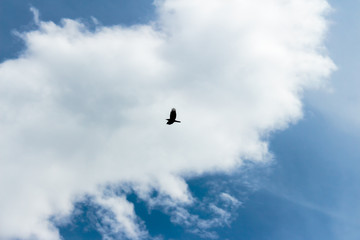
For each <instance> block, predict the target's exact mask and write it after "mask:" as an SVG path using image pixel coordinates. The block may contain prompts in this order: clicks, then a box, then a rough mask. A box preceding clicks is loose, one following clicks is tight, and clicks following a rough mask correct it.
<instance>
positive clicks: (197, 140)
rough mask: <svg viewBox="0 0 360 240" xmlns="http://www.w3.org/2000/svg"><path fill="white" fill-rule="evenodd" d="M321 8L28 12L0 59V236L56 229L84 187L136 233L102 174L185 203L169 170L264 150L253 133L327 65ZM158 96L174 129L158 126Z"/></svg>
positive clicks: (237, 159) (292, 116) (235, 162)
mask: <svg viewBox="0 0 360 240" xmlns="http://www.w3.org/2000/svg"><path fill="white" fill-rule="evenodd" d="M328 9H329V6H328V4H327V2H326V1H324V0H311V1H310V0H309V1H304V0H294V1H285V2H284V1H280V0H279V1H277V0H274V1H267V0H256V1H227V2H224V1H218V0H210V1H209V0H206V1H176V0H168V1H159V2H157V11H158V19H157V21H155V22H154V23H151V24H149V25H138V26H132V27H129V28H125V27H120V26H114V27H102V26H97V27H96V30H95V31H90V30H88V29H87V28H86V26H85V25H84V24H82V23H81V22H79V21H74V20H70V19H64V20H63V21H62V24H61V25H56V24H55V23H53V22H43V21H40V20H39V19H38V17H37V16H38V14H37V11H36V10H33V12H34V13H35V21H37V22H38V25H39V27H38V29H37V30H34V31H31V32H26V33H23V35H22V36H23V39H24V41H25V43H26V49H25V50H24V54H23V55H22V56H20V57H19V58H17V59H14V60H9V61H5V62H4V63H2V64H1V65H0V132H1V134H0V148H1V151H0V164H1V168H0V192H2V193H6V194H3V195H2V196H1V198H0V199H1V200H0V212H1V213H2V214H1V215H0V238H4V239H7V238H13V237H19V238H26V237H29V236H34V237H36V238H37V239H47V240H49V239H59V234H58V231H57V229H56V228H54V227H53V226H52V225H51V224H50V223H49V221H48V218H49V216H50V215H61V216H66V215H67V214H69V213H70V212H71V210H72V208H73V202H74V201H76V199H78V198H79V197H81V196H82V195H83V194H84V193H87V194H90V195H93V196H95V198H96V199H98V203H99V204H100V205H102V206H103V207H105V208H107V209H108V210H111V212H112V213H113V214H114V215H113V218H111V219H108V220H106V218H105V217H104V221H108V222H109V223H110V225H111V228H112V229H117V230H118V231H119V232H123V234H125V235H126V236H128V237H130V238H137V237H138V236H140V235H141V234H142V231H143V230H142V229H141V227H139V225H138V222H136V221H137V220H136V219H137V218H136V216H135V214H134V212H133V211H132V210H131V209H132V206H131V204H130V203H128V202H127V201H126V199H125V198H122V197H119V196H116V195H114V196H109V197H107V198H102V197H101V196H102V190H103V188H101V186H102V185H106V184H110V183H122V182H130V183H131V186H132V188H133V189H135V190H136V193H137V194H139V196H142V197H143V198H144V199H148V200H149V202H150V201H151V198H150V197H149V196H150V194H149V193H150V192H151V191H152V190H154V189H156V191H158V192H159V194H160V195H161V196H163V197H164V198H162V199H163V200H166V201H167V202H166V204H168V205H174V206H179V204H185V205H186V204H191V203H193V202H194V201H196V200H194V199H193V198H192V196H191V194H190V193H189V191H188V186H187V184H186V182H185V181H184V179H183V176H189V175H190V176H193V175H197V174H202V173H204V172H213V171H229V170H231V169H233V168H234V167H238V166H241V165H242V163H243V160H244V159H250V160H252V161H266V160H267V159H269V158H270V154H269V152H268V148H267V142H266V140H265V139H264V138H263V137H264V136H266V135H267V134H269V133H271V132H272V131H275V130H278V129H283V128H286V127H287V126H288V124H290V123H292V122H295V121H296V120H298V119H299V118H301V116H302V111H301V93H302V91H303V90H304V89H305V88H311V87H316V86H319V85H321V82H322V81H323V80H324V78H326V77H327V76H328V75H329V74H330V73H331V71H332V70H333V69H334V64H333V63H332V61H331V60H330V59H329V58H328V57H327V56H326V54H325V53H324V51H323V50H324V46H323V39H324V34H325V33H326V29H327V23H326V20H325V18H324V14H325V13H326V11H327V10H328ZM172 107H176V108H177V110H178V116H179V118H180V119H181V120H182V123H181V124H179V125H177V126H167V125H166V124H165V118H167V116H168V114H169V110H170V109H171V108H172ZM99 196H100V197H99ZM222 198H224V199H227V200H228V201H229V202H231V203H232V204H234V203H235V202H236V201H235V200H234V199H232V198H231V196H229V195H226V194H225V195H222ZM212 206H213V208H212V210H213V211H214V213H215V214H218V215H219V216H220V218H223V219H224V218H225V219H226V218H227V212H226V211H225V212H223V211H222V209H220V208H219V207H217V206H216V205H212ZM177 210H179V211H177V212H176V214H178V216H180V215H179V214H182V212H181V208H177ZM184 214H185V215H186V212H184ZM186 218H188V219H191V218H193V217H192V216H185V219H186ZM195 218H196V217H195ZM181 219H184V218H181ZM181 221H182V220H181ZM183 222H186V221H185V220H184V221H183ZM225 222H226V221H225ZM117 224H118V225H117ZM206 224H210V225H211V224H212V223H209V222H204V224H203V225H204V226H205V225H206ZM199 229H201V228H199ZM194 231H195V229H194ZM104 234H105V233H104ZM138 234H140V235H138Z"/></svg>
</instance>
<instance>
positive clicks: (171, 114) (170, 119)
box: [166, 108, 180, 125]
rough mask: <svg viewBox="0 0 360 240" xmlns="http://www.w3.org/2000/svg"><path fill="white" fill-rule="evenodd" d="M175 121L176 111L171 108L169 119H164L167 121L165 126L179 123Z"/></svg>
mask: <svg viewBox="0 0 360 240" xmlns="http://www.w3.org/2000/svg"><path fill="white" fill-rule="evenodd" d="M175 119H176V109H175V108H173V109H171V112H170V118H168V119H166V120H167V123H166V124H169V125H171V124H173V123H174V122H177V123H180V121H178V120H175Z"/></svg>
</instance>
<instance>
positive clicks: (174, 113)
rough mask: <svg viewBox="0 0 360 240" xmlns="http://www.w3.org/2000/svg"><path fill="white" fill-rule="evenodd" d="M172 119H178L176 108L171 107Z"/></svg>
mask: <svg viewBox="0 0 360 240" xmlns="http://www.w3.org/2000/svg"><path fill="white" fill-rule="evenodd" d="M170 119H171V120H175V119H176V109H175V108H173V109H171V112H170Z"/></svg>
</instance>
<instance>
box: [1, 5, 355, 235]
mask: <svg viewBox="0 0 360 240" xmlns="http://www.w3.org/2000/svg"><path fill="white" fill-rule="evenodd" d="M259 2H261V1H259ZM328 2H329V4H330V5H331V7H332V10H331V12H330V13H329V14H328V15H327V17H326V18H327V20H328V21H329V30H328V31H327V33H326V35H325V37H324V39H323V43H324V44H325V46H326V48H327V50H326V52H327V54H328V55H329V57H330V58H331V59H332V61H333V62H334V63H335V64H336V67H337V70H336V71H334V72H332V73H331V75H330V77H329V78H327V79H328V80H327V81H325V83H324V84H320V85H322V87H321V88H320V89H318V88H316V89H306V90H305V92H303V93H301V94H300V99H301V101H302V104H303V105H302V117H301V116H300V115H301V114H300V115H297V113H294V115H291V117H290V120H287V121H286V123H285V124H283V123H280V124H279V126H277V127H273V128H272V129H271V131H269V132H267V133H266V134H264V138H265V140H266V142H268V149H269V152H270V153H271V154H272V158H267V159H266V160H264V161H262V160H260V161H253V160H252V159H251V156H255V158H256V154H255V155H251V154H250V158H249V159H246V157H245V158H243V159H244V160H242V166H241V167H236V164H235V165H231V166H234V167H230V168H231V169H232V170H229V169H228V168H227V167H224V169H225V170H224V169H222V168H221V167H219V166H220V165H219V166H218V165H216V169H220V170H219V171H217V170H216V171H214V170H213V169H206V168H201V170H199V173H200V174H199V173H196V174H189V173H185V174H184V173H182V176H183V179H184V180H185V182H186V185H187V187H188V191H189V192H190V193H191V196H192V197H193V199H196V200H194V202H193V204H190V205H186V201H187V200H186V197H184V196H183V195H181V194H182V192H180V193H179V192H176V191H175V192H172V191H170V190H164V191H165V192H166V193H167V194H168V195H169V196H170V198H169V199H170V200H169V199H168V198H167V197H166V196H167V195H166V194H165V197H164V196H163V195H162V193H161V191H163V190H162V187H163V188H166V186H162V185H161V184H160V187H158V188H157V187H153V189H154V190H153V192H151V194H152V196H150V197H149V196H147V197H144V196H141V193H143V192H146V191H142V190H136V187H139V186H144V184H142V185H141V184H140V185H139V186H133V185H132V184H131V183H129V182H131V181H132V180H133V179H132V178H131V177H129V178H125V179H120V180H121V181H119V182H112V180H113V179H116V178H109V179H106V178H104V179H103V178H99V180H98V181H97V182H96V183H97V184H106V183H109V185H108V186H105V187H104V189H105V190H103V192H105V195H106V192H107V191H108V192H111V194H114V193H115V195H117V196H122V198H120V200H119V201H120V204H119V205H121V206H125V208H126V207H128V208H130V209H131V208H132V206H133V212H129V213H127V212H126V210H124V209H120V210H119V211H120V212H121V213H122V214H123V213H124V212H125V216H128V217H127V218H126V217H125V218H118V219H116V216H118V215H116V214H115V215H114V214H113V213H112V212H111V209H112V210H113V211H114V209H116V207H114V206H115V205H116V202H115V203H113V202H111V199H112V198H103V197H99V196H98V195H97V194H94V193H93V192H92V191H93V190H92V189H90V190H89V191H83V189H82V190H81V191H79V192H81V195H82V196H81V197H79V198H71V199H72V200H71V202H72V203H74V207H70V208H69V207H65V208H64V209H67V211H65V215H66V216H65V217H63V216H62V218H61V219H60V220H59V219H58V215H59V214H57V211H56V210H52V211H50V212H51V213H52V214H50V215H49V216H48V219H50V220H49V222H51V223H52V224H53V226H55V227H54V228H57V229H58V231H59V236H61V238H62V239H65V240H68V239H69V240H70V239H118V238H124V239H127V238H129V239H141V238H144V239H152V238H154V239H199V238H201V237H202V238H204V239H208V238H218V239H279V240H281V239H284V240H285V239H334V240H335V239H349V240H352V239H354V240H355V239H360V230H359V229H360V220H359V219H360V207H359V204H358V199H359V198H360V187H359V182H360V176H359V174H358V172H359V170H360V162H359V160H360V150H359V147H358V146H359V144H360V115H359V113H358V112H359V107H358V106H359V103H360V95H359V94H358V89H359V87H360V86H359V85H360V84H359V81H358V74H357V71H358V69H359V67H360V66H359V65H360V59H359V55H358V54H357V53H358V52H359V51H358V50H359V49H358V48H359V47H358V43H359V40H360V39H359V38H360V21H359V19H358V13H359V11H360V2H359V1H336V0H331V1H328ZM31 7H34V8H36V9H37V10H38V11H39V13H40V20H41V21H43V22H48V21H52V22H54V23H55V24H57V25H61V19H63V18H69V19H73V20H80V21H81V22H83V23H85V26H87V28H88V29H89V31H95V29H96V26H97V25H101V26H116V25H120V26H122V28H127V27H129V26H133V25H135V24H149V23H151V22H153V21H156V19H157V12H156V7H155V6H154V4H153V3H152V1H145V0H141V1H129V0H122V1H115V0H109V1H105V2H104V1H82V0H81V1H40V0H38V1H35V0H33V1H21V0H16V1H10V0H1V1H0V24H1V26H0V31H1V32H0V61H1V63H2V65H3V64H4V63H5V62H7V61H9V59H14V60H16V59H18V58H19V56H21V54H23V53H24V51H25V49H26V48H27V47H26V45H25V41H24V40H22V39H21V38H20V37H19V36H18V34H16V33H15V32H19V33H22V32H31V31H36V30H37V29H38V28H39V26H38V25H37V24H36V21H35V20H34V16H33V13H32V12H31V11H30V8H31ZM92 17H93V18H96V19H97V20H96V21H94V20H93V18H92ZM190 19H191V18H190ZM171 26H172V25H171ZM171 26H170V27H169V28H171ZM165 28H166V27H165ZM180 29H181V28H179V29H177V28H175V31H177V30H180ZM285 34H286V33H285ZM181 36H185V35H181ZM135 38H136V36H135ZM190 39H191V37H190ZM185 41H186V40H185ZM230 42H231V41H230ZM174 44H175V45H176V44H178V43H177V42H175V43H174ZM40 46H41V45H40ZM29 48H30V47H29ZM174 51H175V52H176V51H177V49H176V50H174ZM26 54H29V53H26ZM170 56H174V55H170ZM175 56H176V54H175ZM210 57H211V55H210ZM20 64H21V63H20ZM119 64H122V62H120V63H119ZM181 64H182V63H181ZM2 67H3V66H2ZM200 67H201V66H200ZM0 71H1V70H0ZM191 71H192V70H191ZM75 73H76V72H75ZM79 76H81V75H79ZM136 76H137V75H136ZM183 76H187V75H186V74H185V75H182V76H180V77H183ZM140 77H141V76H140ZM20 83H21V82H20ZM155 84H158V83H157V82H156V83H155ZM186 84H187V83H186V82H185V83H181V82H180V83H179V82H177V83H175V85H176V86H177V87H179V86H180V87H179V88H181V86H182V85H186ZM1 86H4V85H1ZM69 86H70V85H69ZM310 88H311V87H310ZM76 89H77V90H79V89H81V88H76ZM149 89H151V88H149ZM149 91H151V90H149ZM20 94H22V92H20ZM76 94H77V95H79V96H82V95H81V94H82V92H81V91H80V90H79V91H78V92H77V93H76ZM85 96H86V94H85ZM220 97H221V95H220ZM70 105H71V104H70ZM16 106H17V105H16ZM102 106H103V105H99V107H102ZM141 106H142V105H141ZM182 106H186V103H184V104H183V105H182ZM166 109H167V108H166ZM169 110H170V108H169ZM166 111H168V110H166ZM178 111H179V112H178V114H179V118H180V116H181V112H180V110H178ZM182 111H184V110H182ZM284 111H285V110H284ZM3 113H5V112H2V114H3ZM104 113H105V114H107V112H104ZM243 113H245V114H246V112H243ZM291 114H293V113H291ZM249 115H251V114H249ZM89 116H92V113H89ZM183 117H185V119H186V114H184V113H183ZM115 119H117V118H115ZM120 119H122V118H120ZM135 119H137V118H135ZM189 119H190V118H187V119H186V120H187V121H189ZM5 120H6V119H5ZM5 120H4V119H2V121H3V122H2V123H3V125H4V126H5ZM105 120H106V121H108V119H105ZM105 120H104V119H100V120H96V121H95V120H94V123H90V125H91V124H94V125H91V126H93V128H96V127H97V126H98V125H97V124H98V123H99V122H100V123H102V121H105ZM180 120H183V119H180ZM160 121H161V119H160ZM279 121H280V120H279ZM185 122H186V121H185ZM85 124H87V123H86V122H85ZM259 124H260V123H259ZM91 126H90V127H91ZM130 127H131V126H129V128H130ZM44 128H46V126H45V127H44ZM95 133H96V132H95ZM174 134H175V132H174ZM176 134H177V132H176ZM6 136H11V135H6ZM226 136H227V135H226ZM229 136H230V137H233V136H232V135H229ZM233 139H237V138H236V137H234V138H232V139H231V140H233ZM12 140H13V139H10V138H5V139H1V141H0V144H1V148H3V149H4V148H6V147H7V146H8V145H7V144H5V143H4V142H5V141H12ZM17 141H19V140H17ZM39 141H40V140H39ZM145 143H146V142H145ZM92 144H93V143H89V145H86V147H93V146H94V145H92ZM95 144H96V143H95ZM209 144H211V143H209ZM16 146H17V145H16ZM129 146H131V145H129ZM199 147H200V148H201V147H202V146H199ZM39 149H42V148H41V147H40V148H39ZM61 149H62V148H61ZM64 149H68V147H66V148H64ZM190 149H191V148H190ZM224 149H225V150H226V149H227V148H224ZM39 151H40V150H39ZM139 151H141V150H139ZM239 151H240V150H239ZM241 151H242V150H241ZM244 151H245V150H244ZM40 152H41V151H40ZM6 153H8V152H6ZM10 154H11V152H9V155H10ZM90 154H91V153H90ZM2 156H3V158H4V156H5V155H2ZM35 156H36V155H35ZM181 156H182V155H181ZM63 157H65V158H66V157H67V156H66V155H65V156H63ZM18 158H19V159H20V158H21V155H19V156H16V157H14V160H13V161H18V160H17V159H18ZM265 158H266V157H265ZM147 161H151V159H148V160H147ZM19 162H21V161H20V160H19ZM2 164H3V165H4V166H7V165H6V164H7V162H6V161H3V162H2ZM163 164H166V163H163ZM80 166H83V167H84V168H86V166H87V165H86V163H85V164H84V163H83V162H81V161H80ZM179 166H180V165H179ZM181 167H182V166H181ZM182 168H183V169H185V170H184V171H185V172H187V171H188V170H187V169H186V168H185V167H182ZM149 169H151V168H149ZM194 169H195V167H194V168H193V169H190V171H189V172H191V171H194V172H196V171H198V170H197V168H196V169H195V170H194ZM29 171H30V170H29ZM149 171H150V170H149ZM20 173H21V172H20ZM10 174H12V175H15V176H16V175H17V174H18V173H17V169H14V170H13V172H10ZM29 174H30V175H31V174H32V173H31V172H30V173H29ZM95 174H96V172H95ZM138 174H142V173H138ZM144 174H145V173H144ZM105 175H106V174H105ZM18 178H19V179H20V178H22V176H21V175H19V176H18ZM9 179H11V178H9ZM129 179H130V180H129ZM139 179H140V180H139ZM169 179H170V180H172V178H169ZM5 180H6V178H4V179H2V181H5ZM135 180H136V181H137V180H138V181H140V182H141V181H144V182H147V181H149V180H147V179H146V180H143V179H142V178H136V179H135ZM167 180H168V178H166V180H165V181H167ZM108 181H109V182H108ZM174 181H175V182H176V183H174V186H175V187H178V186H183V185H181V183H179V182H177V179H175V180H174ZM180 182H181V181H180ZM68 184H71V182H68ZM178 184H180V185H178ZM145 185H146V184H145ZM150 185H151V184H150ZM146 186H147V185H146ZM7 187H8V188H7ZM7 187H3V188H2V189H1V192H2V193H1V194H0V196H2V197H1V198H3V197H4V196H5V195H8V194H9V195H11V194H12V192H11V189H13V188H22V185H21V184H19V185H15V184H14V185H12V184H11V183H8V186H7ZM140 188H141V187H140ZM145 188H146V187H145ZM9 189H10V190H9ZM86 190H88V189H86ZM59 191H61V189H59ZM83 192H84V194H83ZM89 192H90V193H89ZM219 193H221V194H220V195H219ZM111 194H110V195H111ZM171 194H173V195H171ZM177 194H178V195H177ZM157 196H159V197H158V198H157ZM187 196H188V195H187ZM177 197H178V198H181V200H179V202H180V203H177V202H176V201H177V200H176V201H175V200H174V201H175V202H176V203H175V204H172V203H168V201H170V202H171V201H172V200H173V199H176V198H177ZM15 198H16V196H15ZM183 198H185V200H184V199H183ZM94 199H95V200H94ZM21 201H22V202H24V203H25V204H26V199H22V200H21ZM151 201H154V202H156V201H158V202H156V203H152V202H151ZM183 202H185V205H183V204H184V203H183ZM3 205H4V206H7V205H6V203H5V202H4V203H3ZM65 205H66V204H65ZM61 206H62V205H61ZM66 206H67V205H66ZM71 206H72V205H71ZM104 206H111V207H109V208H108V209H106V208H104ZM55 209H57V208H56V207H55ZM60 209H61V208H60ZM109 209H110V210H109ZM209 209H211V210H209ZM7 214H9V216H3V218H1V219H6V218H7V217H9V218H12V216H10V215H11V214H12V211H11V209H10V210H8V212H7ZM126 214H127V215H126ZM60 215H61V214H60ZM120 215H121V214H120ZM14 216H15V217H14V219H15V220H16V215H15V214H14ZM29 216H30V217H31V214H29ZM121 216H124V214H123V215H121ZM109 219H110V220H109ZM114 219H116V221H115V222H117V223H120V224H119V226H120V227H119V229H120V230H119V229H117V228H116V226H115V225H116V224H115V223H114V221H112V220H114ZM129 219H131V221H132V222H135V223H136V224H137V225H136V226H137V227H133V228H132V227H129V228H127V227H126V226H127V225H126V224H129V226H132V225H131V224H132V223H129ZM131 221H130V222H131ZM121 223H123V224H121ZM199 223H200V224H199ZM41 224H45V223H44V222H41ZM114 224H115V225H114ZM36 226H38V225H36ZM123 228H124V229H125V231H123V230H121V229H123ZM15 229H16V226H15ZM114 229H115V230H114ZM116 229H117V230H116ZM129 229H135V230H134V231H135V232H136V233H138V232H139V233H140V234H135V235H131V233H130V234H129V231H130V230H129ZM0 231H1V228H0ZM14 232H16V231H14ZM24 232H25V234H24V235H19V236H16V235H14V234H13V233H9V234H8V235H4V234H1V232H0V239H1V237H4V239H13V238H14V239H31V234H28V232H29V231H27V230H24ZM30 232H31V231H30ZM124 232H125V233H124ZM130 232H131V231H130ZM9 236H10V237H9ZM39 236H40V235H39ZM39 236H37V237H38V238H39V239H40V238H41V236H40V237H39ZM44 236H45V237H43V238H44V239H46V235H44ZM37 237H36V238H37Z"/></svg>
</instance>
